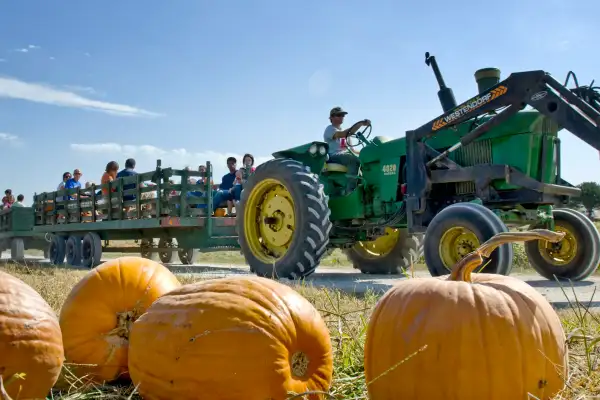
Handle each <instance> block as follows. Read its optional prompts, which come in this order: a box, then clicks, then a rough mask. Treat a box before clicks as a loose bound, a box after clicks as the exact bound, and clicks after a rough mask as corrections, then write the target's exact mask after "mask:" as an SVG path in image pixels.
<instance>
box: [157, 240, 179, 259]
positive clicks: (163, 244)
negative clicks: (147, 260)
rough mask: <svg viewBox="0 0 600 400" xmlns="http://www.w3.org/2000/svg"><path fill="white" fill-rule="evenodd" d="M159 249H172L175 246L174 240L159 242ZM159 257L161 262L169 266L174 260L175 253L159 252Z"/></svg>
mask: <svg viewBox="0 0 600 400" xmlns="http://www.w3.org/2000/svg"><path fill="white" fill-rule="evenodd" d="M158 247H159V248H165V247H168V248H172V247H175V246H174V245H173V239H160V240H159V241H158ZM158 257H159V258H160V261H161V262H163V263H165V264H167V263H170V262H171V261H172V260H173V252H172V251H159V252H158Z"/></svg>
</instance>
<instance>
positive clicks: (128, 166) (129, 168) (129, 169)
mask: <svg viewBox="0 0 600 400" xmlns="http://www.w3.org/2000/svg"><path fill="white" fill-rule="evenodd" d="M137 174H138V173H137V171H135V160H134V159H133V158H128V159H127V160H125V168H124V169H122V170H121V171H119V173H118V174H117V178H124V177H126V176H134V175H137ZM135 188H136V184H135V183H125V184H123V190H124V191H125V190H131V189H135ZM133 200H135V194H125V195H123V201H133ZM131 210H133V206H125V212H126V213H128V212H130V211H131Z"/></svg>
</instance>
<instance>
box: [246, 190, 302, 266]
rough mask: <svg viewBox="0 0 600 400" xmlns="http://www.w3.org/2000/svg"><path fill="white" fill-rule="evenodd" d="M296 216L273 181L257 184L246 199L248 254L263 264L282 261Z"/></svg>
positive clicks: (291, 203) (287, 197) (286, 196)
mask: <svg viewBox="0 0 600 400" xmlns="http://www.w3.org/2000/svg"><path fill="white" fill-rule="evenodd" d="M295 227H296V213H295V212H294V201H293V199H292V195H291V193H290V192H289V190H287V188H286V187H285V186H284V185H283V184H282V183H281V182H280V181H278V180H276V179H264V180H262V181H260V182H259V183H258V184H257V185H256V186H255V187H254V189H252V192H251V193H250V195H249V196H248V201H247V203H246V207H245V212H244V235H245V237H246V241H247V243H248V247H249V248H250V251H251V252H252V254H253V255H254V257H256V258H257V259H258V260H260V261H261V262H263V263H267V264H268V263H273V262H275V261H277V260H279V259H281V258H282V257H283V256H284V255H285V253H286V252H287V249H288V248H289V246H290V244H291V243H292V239H293V238H294V231H295Z"/></svg>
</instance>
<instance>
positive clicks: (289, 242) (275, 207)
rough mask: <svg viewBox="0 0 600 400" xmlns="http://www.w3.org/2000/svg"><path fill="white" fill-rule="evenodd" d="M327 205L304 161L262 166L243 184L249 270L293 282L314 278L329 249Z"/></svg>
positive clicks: (241, 222)
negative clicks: (314, 273) (311, 275)
mask: <svg viewBox="0 0 600 400" xmlns="http://www.w3.org/2000/svg"><path fill="white" fill-rule="evenodd" d="M327 201H328V198H327V196H326V195H325V193H324V191H323V185H322V184H321V183H320V182H319V178H318V176H317V175H315V174H313V173H310V172H307V169H306V168H305V166H304V165H303V164H302V163H301V162H298V161H295V160H289V159H281V158H278V159H274V160H270V161H267V162H265V163H263V164H261V165H259V166H258V167H257V168H256V171H255V172H254V173H253V174H252V175H251V176H250V177H249V178H248V181H247V182H246V183H245V184H244V188H243V190H242V196H241V200H240V204H239V206H240V207H239V212H238V214H237V222H236V223H237V228H238V232H239V242H240V247H241V250H242V253H243V254H244V257H245V258H246V262H247V263H248V264H249V265H250V270H251V271H253V272H254V273H255V274H256V275H258V276H263V277H269V278H288V279H299V278H303V277H306V276H308V275H310V274H311V273H313V272H314V270H315V269H316V268H317V266H318V265H319V263H320V261H321V259H322V258H323V256H324V254H325V252H326V249H327V245H328V244H329V232H330V231H331V226H332V225H331V221H330V220H329V215H330V214H331V211H330V210H329V207H328V204H327Z"/></svg>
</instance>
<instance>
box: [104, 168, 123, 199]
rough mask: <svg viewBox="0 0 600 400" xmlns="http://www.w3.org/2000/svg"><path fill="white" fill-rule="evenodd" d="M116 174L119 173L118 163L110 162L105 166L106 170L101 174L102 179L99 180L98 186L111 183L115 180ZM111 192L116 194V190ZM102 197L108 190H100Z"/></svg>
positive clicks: (113, 189)
mask: <svg viewBox="0 0 600 400" xmlns="http://www.w3.org/2000/svg"><path fill="white" fill-rule="evenodd" d="M117 172H119V163H118V162H116V161H111V162H109V163H108V164H106V170H105V171H104V174H102V179H101V180H100V184H101V185H104V184H106V183H108V182H112V181H114V180H115V179H117ZM111 191H112V192H116V191H117V188H112V190H111ZM102 195H103V196H107V195H108V188H102Z"/></svg>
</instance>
